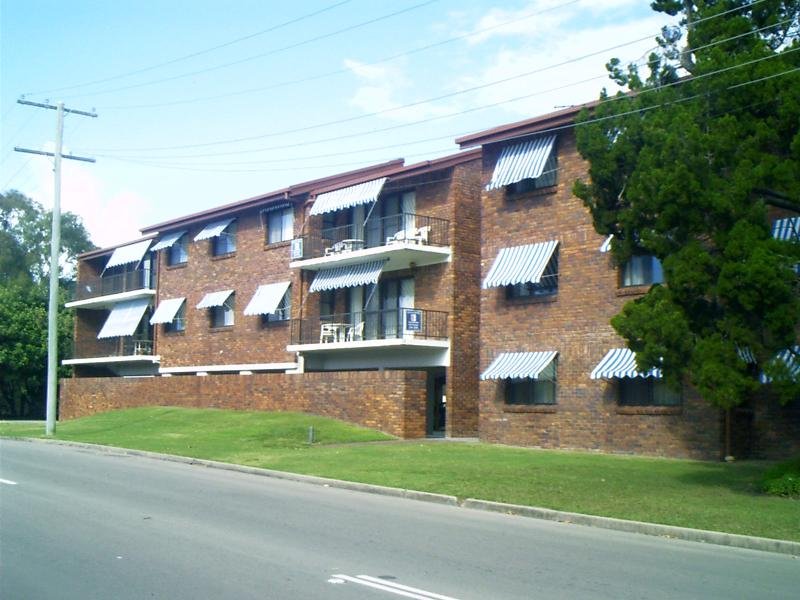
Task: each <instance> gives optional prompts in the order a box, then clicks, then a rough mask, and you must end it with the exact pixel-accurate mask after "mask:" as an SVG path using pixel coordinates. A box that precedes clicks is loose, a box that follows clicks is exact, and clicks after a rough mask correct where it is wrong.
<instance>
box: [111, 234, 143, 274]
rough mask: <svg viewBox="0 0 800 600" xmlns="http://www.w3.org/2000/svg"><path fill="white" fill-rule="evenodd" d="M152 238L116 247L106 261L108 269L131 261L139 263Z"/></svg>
mask: <svg viewBox="0 0 800 600" xmlns="http://www.w3.org/2000/svg"><path fill="white" fill-rule="evenodd" d="M150 242H152V240H142V241H141V242H136V243H135V244H128V245H127V246H120V247H119V248H116V249H115V250H114V252H113V253H112V254H111V258H109V259H108V262H107V263H106V267H105V268H106V269H110V268H111V267H118V266H120V265H127V264H129V263H138V262H139V261H140V260H142V258H143V257H144V255H145V253H146V252H147V248H148V247H149V246H150Z"/></svg>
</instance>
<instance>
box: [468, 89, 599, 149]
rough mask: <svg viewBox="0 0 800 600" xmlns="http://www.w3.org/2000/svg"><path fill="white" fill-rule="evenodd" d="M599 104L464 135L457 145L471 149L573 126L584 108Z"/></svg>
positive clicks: (581, 106)
mask: <svg viewBox="0 0 800 600" xmlns="http://www.w3.org/2000/svg"><path fill="white" fill-rule="evenodd" d="M599 103H600V101H599V100H594V101H592V102H587V103H585V104H579V105H577V106H570V107H569V108H565V109H563V110H559V111H556V112H552V113H548V114H546V115H541V116H538V117H534V118H532V119H525V120H523V121H516V122H514V123H508V124H507V125H501V126H499V127H493V128H491V129H485V130H484V131H479V132H477V133H471V134H469V135H464V136H461V137H460V138H456V144H458V145H460V146H461V147H462V148H469V147H470V146H477V145H484V144H491V143H493V142H501V141H504V140H509V139H513V138H516V137H521V136H524V135H530V134H532V133H539V132H542V131H547V130H548V129H551V128H556V127H564V126H565V125H571V124H573V123H574V122H575V117H576V116H577V115H578V113H579V112H580V111H581V110H583V109H584V108H594V107H595V106H597V105H598V104H599Z"/></svg>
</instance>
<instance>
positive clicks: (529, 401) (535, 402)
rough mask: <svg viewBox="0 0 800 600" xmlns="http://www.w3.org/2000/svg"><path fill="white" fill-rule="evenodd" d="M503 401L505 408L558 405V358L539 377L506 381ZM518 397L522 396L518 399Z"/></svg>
mask: <svg viewBox="0 0 800 600" xmlns="http://www.w3.org/2000/svg"><path fill="white" fill-rule="evenodd" d="M503 387H504V390H503V401H504V402H505V404H506V406H555V405H557V404H558V358H554V359H553V360H552V362H551V363H550V364H549V365H547V367H545V368H544V369H543V370H542V372H541V373H539V377H538V378H536V379H534V378H532V377H523V378H516V379H506V380H505V384H504V386H503ZM519 396H522V398H521V399H520V398H519Z"/></svg>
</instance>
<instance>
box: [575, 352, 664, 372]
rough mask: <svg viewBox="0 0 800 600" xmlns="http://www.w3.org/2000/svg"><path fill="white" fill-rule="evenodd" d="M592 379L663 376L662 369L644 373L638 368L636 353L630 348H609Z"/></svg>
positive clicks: (595, 369)
mask: <svg viewBox="0 0 800 600" xmlns="http://www.w3.org/2000/svg"><path fill="white" fill-rule="evenodd" d="M589 377H591V378H592V379H622V378H624V377H630V378H633V377H656V378H659V379H660V378H661V369H650V370H649V371H648V372H647V373H642V372H640V371H638V370H637V369H636V354H634V352H633V351H632V350H629V349H628V348H614V349H613V350H609V351H608V353H606V355H605V356H604V357H603V360H601V361H600V362H599V363H598V365H597V366H596V367H595V368H594V370H593V371H592V374H591V375H590V376H589Z"/></svg>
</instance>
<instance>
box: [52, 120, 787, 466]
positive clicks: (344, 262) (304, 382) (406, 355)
mask: <svg viewBox="0 0 800 600" xmlns="http://www.w3.org/2000/svg"><path fill="white" fill-rule="evenodd" d="M577 110H578V109H574V108H573V109H568V110H564V111H559V112H556V113H552V114H549V115H546V116H543V117H539V118H535V119H529V120H526V121H521V122H518V123H513V124H510V125H506V126H502V127H498V128H494V129H490V130H487V131H483V132H479V133H476V134H472V135H468V136H465V137H462V138H460V139H458V140H456V142H457V143H458V144H459V145H460V146H461V147H462V149H466V150H464V151H462V152H460V153H458V154H454V155H452V156H448V157H445V158H441V159H437V160H432V161H427V162H424V163H419V164H415V165H410V166H406V165H404V163H403V161H402V160H398V161H392V162H388V163H384V164H380V165H376V166H373V167H369V168H365V169H361V170H358V171H352V172H348V173H343V174H339V175H334V176H332V177H327V178H324V179H319V180H315V181H310V182H306V183H301V184H298V185H295V186H290V187H288V188H284V189H281V190H277V191H275V192H271V193H269V194H265V195H262V196H258V197H255V198H250V199H247V200H244V201H240V202H236V203H233V204H229V205H226V206H221V207H219V208H216V209H213V210H209V211H205V212H202V213H197V214H193V215H188V216H185V217H181V218H178V219H174V220H172V221H168V222H165V223H159V224H157V225H153V226H150V227H147V228H145V229H144V230H143V231H142V233H143V234H144V236H145V237H144V238H143V239H141V240H139V241H136V242H134V243H131V244H126V245H123V246H119V247H116V248H108V249H103V250H96V251H92V252H89V253H87V254H84V255H83V256H81V257H80V261H79V268H78V286H77V291H76V296H75V300H74V301H72V302H70V303H69V304H68V305H67V306H69V307H73V308H75V309H76V313H75V314H76V319H75V357H74V358H73V359H70V360H67V361H64V362H65V363H66V364H72V365H73V366H74V377H73V378H72V379H70V380H65V381H62V387H61V406H60V410H61V415H62V417H67V418H69V417H75V416H80V415H84V414H89V413H92V412H96V411H100V410H107V409H111V408H118V407H124V406H135V405H141V404H150V403H157V404H163V405H188V406H216V407H232V408H250V409H262V410H299V411H307V412H313V413H318V414H323V415H328V416H333V417H337V418H342V419H345V420H349V421H352V422H355V423H360V424H363V425H366V426H370V427H377V428H380V429H383V430H385V431H388V432H390V433H393V434H396V435H399V436H403V437H412V438H413V437H423V436H426V435H447V436H451V437H464V436H476V435H479V436H480V438H481V439H483V440H485V441H491V442H501V443H508V444H517V445H527V446H539V447H545V448H580V449H597V450H602V451H609V452H626V453H640V454H651V455H665V456H689V457H697V458H719V457H720V455H721V453H722V451H723V447H724V438H725V418H724V414H723V413H721V411H719V410H717V409H714V408H712V407H711V406H709V405H708V404H707V403H705V402H704V401H703V400H702V399H701V398H700V397H698V395H697V394H696V393H694V392H693V391H692V390H691V388H690V387H689V386H685V387H684V389H683V390H682V391H681V392H680V393H676V392H673V391H672V390H670V389H669V388H667V387H666V386H664V385H663V384H662V382H661V379H660V373H658V372H657V371H653V372H650V373H638V372H637V371H636V365H635V362H634V359H633V356H632V354H631V353H630V352H629V351H628V350H626V349H625V345H624V342H623V341H622V339H620V338H619V337H618V336H617V335H616V334H615V332H614V331H613V329H612V328H611V326H610V325H609V319H610V318H611V317H612V316H613V315H614V314H616V313H617V312H619V310H620V309H621V307H622V305H623V304H624V303H625V302H627V301H628V300H630V299H632V298H635V297H637V296H640V295H642V294H644V293H645V292H646V291H647V289H648V288H649V286H650V285H651V284H653V283H658V282H659V281H660V280H661V268H660V264H659V263H658V261H657V260H656V259H655V258H654V257H637V258H636V259H635V260H633V261H631V263H629V264H627V265H624V266H623V267H621V268H618V267H617V266H616V265H615V264H614V263H613V262H612V259H611V256H610V254H609V253H608V252H607V250H608V240H605V239H603V238H602V237H601V236H600V235H598V234H597V233H596V232H595V230H594V228H593V226H592V222H591V216H590V214H589V212H588V210H586V209H585V207H584V206H583V204H582V202H581V201H580V200H579V199H578V198H576V197H575V196H574V195H573V194H572V185H573V182H574V181H575V180H576V179H579V178H582V177H586V174H587V169H586V164H585V163H584V162H583V160H582V159H581V158H580V156H579V155H578V153H577V151H576V148H575V138H574V133H573V129H572V125H573V121H574V118H575V116H576V114H577ZM732 429H733V432H734V435H733V438H734V449H735V452H736V453H737V454H738V455H740V456H742V455H749V454H753V455H758V456H777V455H782V454H784V453H786V452H790V451H797V450H800V409H798V407H796V406H795V407H786V408H782V407H779V406H777V405H776V404H775V403H774V402H772V401H769V400H768V399H764V401H763V402H762V403H759V404H758V405H756V406H749V407H746V408H743V409H741V410H739V411H736V413H735V414H733V415H732Z"/></svg>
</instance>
